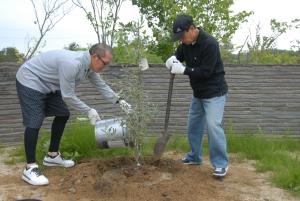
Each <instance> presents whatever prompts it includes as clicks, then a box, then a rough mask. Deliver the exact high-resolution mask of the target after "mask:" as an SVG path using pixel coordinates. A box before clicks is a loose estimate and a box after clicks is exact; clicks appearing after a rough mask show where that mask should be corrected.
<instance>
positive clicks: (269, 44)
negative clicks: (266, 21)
mask: <svg viewBox="0 0 300 201" xmlns="http://www.w3.org/2000/svg"><path fill="white" fill-rule="evenodd" d="M298 22H299V19H294V20H292V21H291V22H290V23H288V22H278V21H276V20H275V19H271V21H270V26H271V31H272V34H271V35H270V36H264V35H262V34H261V33H260V32H261V27H260V25H259V24H258V25H257V26H256V32H255V36H254V38H252V37H251V33H250V37H249V40H250V41H248V42H247V46H248V49H249V51H257V50H261V51H264V50H269V49H273V48H275V45H276V40H277V39H278V38H279V37H280V36H281V35H282V34H284V33H286V32H287V31H288V30H291V29H293V28H296V29H297V28H298V26H299V25H297V23H298Z"/></svg>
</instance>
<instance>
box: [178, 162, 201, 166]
mask: <svg viewBox="0 0 300 201" xmlns="http://www.w3.org/2000/svg"><path fill="white" fill-rule="evenodd" d="M182 164H184V165H201V163H197V162H188V163H182Z"/></svg>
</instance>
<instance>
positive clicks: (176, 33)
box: [172, 15, 194, 42]
mask: <svg viewBox="0 0 300 201" xmlns="http://www.w3.org/2000/svg"><path fill="white" fill-rule="evenodd" d="M193 24H194V21H193V18H192V17H191V16H189V15H177V17H176V19H175V21H174V23H173V36H172V39H173V41H174V42H175V41H177V40H179V39H180V38H181V36H182V35H183V33H184V32H185V31H187V30H188V29H189V28H190V26H191V25H193Z"/></svg>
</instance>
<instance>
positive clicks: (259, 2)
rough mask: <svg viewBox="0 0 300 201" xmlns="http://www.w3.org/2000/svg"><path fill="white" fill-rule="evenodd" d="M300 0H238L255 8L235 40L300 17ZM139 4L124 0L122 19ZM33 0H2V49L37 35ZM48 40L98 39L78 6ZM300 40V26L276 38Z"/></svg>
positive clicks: (286, 45)
mask: <svg viewBox="0 0 300 201" xmlns="http://www.w3.org/2000/svg"><path fill="white" fill-rule="evenodd" d="M299 8H300V0H235V3H234V5H233V6H232V10H233V11H234V12H239V11H242V10H246V11H253V12H254V15H253V16H251V17H250V18H248V22H247V23H245V24H243V25H242V26H241V27H240V29H239V30H238V31H237V32H236V34H235V35H234V37H233V40H232V42H233V44H234V45H236V46H239V45H242V44H243V42H244V40H245V39H246V36H247V35H249V33H250V32H251V34H252V35H253V34H255V31H254V27H255V26H256V25H257V24H260V26H261V32H262V34H266V35H268V34H270V25H269V24H270V19H271V18H275V19H276V20H278V21H286V22H290V21H291V20H292V19H295V18H300V14H299ZM138 13H139V12H138V8H137V7H136V6H132V5H131V3H130V2H129V1H125V3H124V4H123V6H122V9H121V11H120V19H121V21H122V22H129V21H131V20H137V19H138ZM34 19H35V16H34V13H33V7H32V4H31V2H30V0H0V50H1V49H2V48H5V47H16V48H17V49H19V51H20V52H24V51H25V50H26V47H27V42H28V41H29V39H30V38H32V37H37V36H38V32H37V31H38V29H37V26H36V25H35V24H34V23H33V22H34ZM45 39H46V44H45V46H44V47H43V48H42V49H41V51H47V50H50V49H61V48H64V47H65V46H68V44H70V43H72V42H76V43H78V44H80V45H81V46H83V47H86V46H87V44H93V43H95V42H97V38H96V35H95V33H94V32H93V29H92V27H91V25H90V24H89V22H88V21H87V19H86V18H85V16H84V13H83V11H82V10H80V9H79V8H75V9H73V10H72V12H71V13H69V14H68V15H67V16H65V18H64V19H63V20H62V21H60V22H59V23H58V24H57V25H56V26H55V27H54V28H53V29H52V30H51V31H50V32H48V33H47V35H46V38H45ZM296 39H298V40H300V30H292V31H290V32H288V33H286V34H284V35H282V36H281V37H280V38H279V40H278V41H277V47H278V48H279V49H290V47H291V41H295V40H296Z"/></svg>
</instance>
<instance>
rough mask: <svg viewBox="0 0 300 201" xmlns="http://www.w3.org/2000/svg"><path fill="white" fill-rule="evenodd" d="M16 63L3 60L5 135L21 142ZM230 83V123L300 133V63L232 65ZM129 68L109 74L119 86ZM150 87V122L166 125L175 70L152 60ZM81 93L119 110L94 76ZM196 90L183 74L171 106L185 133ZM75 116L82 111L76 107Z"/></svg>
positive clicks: (0, 116) (1, 120)
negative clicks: (152, 117) (155, 108)
mask: <svg viewBox="0 0 300 201" xmlns="http://www.w3.org/2000/svg"><path fill="white" fill-rule="evenodd" d="M17 68H18V65H17V64H14V63H0V141H1V142H4V143H13V144H15V143H20V142H22V138H23V129H24V128H23V125H22V116H21V111H20V106H19V103H18V99H17V94H16V89H15V73H16V70H17ZM225 70H226V79H227V82H228V85H229V94H228V101H227V103H226V109H225V116H224V117H225V118H224V126H225V127H229V126H230V125H233V126H234V128H235V129H236V130H237V131H240V132H245V131H251V130H255V131H257V130H264V131H265V133H266V134H274V135H277V134H284V133H285V132H286V131H289V134H293V135H299V134H300V129H299V127H300V65H283V66H278V65H226V66H225ZM123 74H124V69H122V67H121V66H111V67H109V68H108V69H106V70H105V71H104V72H103V77H104V78H105V80H107V82H108V83H110V84H111V86H112V88H113V89H115V90H116V91H117V90H119V89H120V86H117V85H116V83H118V80H119V79H121V76H122V75H123ZM143 76H144V78H143V81H144V90H145V91H146V92H147V93H148V96H149V98H150V102H152V103H154V104H156V105H157V106H158V109H159V112H158V115H157V117H156V118H155V121H154V122H153V123H152V124H151V125H149V126H151V129H152V130H153V134H154V135H157V134H158V133H159V132H161V131H162V130H163V123H164V116H165V107H166V100H167V94H168V84H169V73H168V72H167V70H166V69H165V67H164V66H163V65H151V66H150V69H148V70H147V71H145V72H144V73H143ZM77 95H78V96H79V97H80V98H81V99H82V100H83V101H85V102H86V103H87V104H89V105H91V106H93V107H94V108H96V109H98V111H99V113H101V114H102V115H105V116H114V115H116V114H118V112H120V109H119V108H118V107H117V106H115V105H112V104H110V103H108V102H107V101H105V99H104V98H103V97H102V96H101V94H99V93H97V92H96V90H95V89H94V88H93V87H92V85H91V84H89V83H88V82H84V83H82V84H81V85H80V87H79V88H78V89H77ZM191 96H192V91H191V89H190V86H189V82H188V78H187V77H186V76H184V75H177V76H176V78H175V83H174V91H173V98H172V106H171V115H170V124H169V130H170V132H171V133H177V134H185V133H186V121H187V111H188V108H189V102H190V99H191ZM72 114H73V115H72V118H74V117H76V112H75V111H72ZM50 123H51V118H49V119H46V120H45V122H44V126H43V127H44V128H46V129H47V128H49V126H50Z"/></svg>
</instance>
